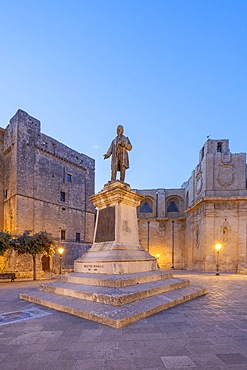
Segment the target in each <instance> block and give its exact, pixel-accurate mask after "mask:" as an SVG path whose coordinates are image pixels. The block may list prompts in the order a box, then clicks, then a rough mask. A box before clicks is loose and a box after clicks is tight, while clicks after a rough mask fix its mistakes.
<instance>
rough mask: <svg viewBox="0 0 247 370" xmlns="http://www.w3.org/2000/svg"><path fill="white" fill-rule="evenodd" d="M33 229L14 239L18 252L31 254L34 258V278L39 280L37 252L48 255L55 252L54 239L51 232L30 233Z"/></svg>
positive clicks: (14, 245)
mask: <svg viewBox="0 0 247 370" xmlns="http://www.w3.org/2000/svg"><path fill="white" fill-rule="evenodd" d="M30 234H31V230H26V231H24V233H23V234H22V235H20V236H18V237H17V238H16V239H14V240H13V241H12V245H13V249H14V250H16V251H17V253H18V254H30V255H31V256H32V258H33V280H37V267H36V261H37V254H45V255H47V256H49V255H51V254H52V253H53V252H54V249H53V245H54V240H53V238H52V235H51V234H50V233H47V232H46V231H40V232H38V233H36V234H34V235H30Z"/></svg>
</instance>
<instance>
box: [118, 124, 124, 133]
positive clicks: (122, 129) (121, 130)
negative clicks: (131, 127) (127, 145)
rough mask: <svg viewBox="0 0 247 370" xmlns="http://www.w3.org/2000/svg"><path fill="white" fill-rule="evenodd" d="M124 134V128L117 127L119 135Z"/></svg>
mask: <svg viewBox="0 0 247 370" xmlns="http://www.w3.org/2000/svg"><path fill="white" fill-rule="evenodd" d="M123 133H124V128H123V126H122V125H118V127H117V134H118V135H122V134H123Z"/></svg>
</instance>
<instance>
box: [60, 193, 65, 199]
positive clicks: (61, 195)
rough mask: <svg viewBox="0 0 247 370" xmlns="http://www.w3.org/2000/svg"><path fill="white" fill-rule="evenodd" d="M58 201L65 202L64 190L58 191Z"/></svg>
mask: <svg viewBox="0 0 247 370" xmlns="http://www.w3.org/2000/svg"><path fill="white" fill-rule="evenodd" d="M60 201H61V202H65V192H64V191H60Z"/></svg>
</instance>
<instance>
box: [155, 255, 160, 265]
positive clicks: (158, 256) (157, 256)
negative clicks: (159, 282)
mask: <svg viewBox="0 0 247 370" xmlns="http://www.w3.org/2000/svg"><path fill="white" fill-rule="evenodd" d="M159 259H160V254H159V253H157V254H156V260H157V266H158V268H160V265H159Z"/></svg>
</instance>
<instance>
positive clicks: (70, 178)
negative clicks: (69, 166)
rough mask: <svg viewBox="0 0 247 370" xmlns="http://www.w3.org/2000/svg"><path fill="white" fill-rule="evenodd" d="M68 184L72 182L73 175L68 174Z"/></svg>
mask: <svg viewBox="0 0 247 370" xmlns="http://www.w3.org/2000/svg"><path fill="white" fill-rule="evenodd" d="M67 182H72V175H71V174H70V173H67Z"/></svg>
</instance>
